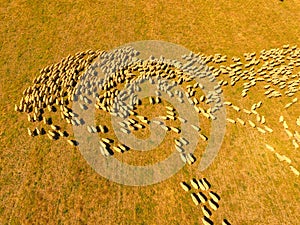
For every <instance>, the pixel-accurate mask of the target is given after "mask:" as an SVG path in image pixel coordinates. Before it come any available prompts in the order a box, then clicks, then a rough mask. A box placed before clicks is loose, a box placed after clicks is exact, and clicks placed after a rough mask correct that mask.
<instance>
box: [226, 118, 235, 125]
mask: <svg viewBox="0 0 300 225" xmlns="http://www.w3.org/2000/svg"><path fill="white" fill-rule="evenodd" d="M226 120H227V121H228V122H230V123H232V124H235V120H233V119H230V118H226Z"/></svg>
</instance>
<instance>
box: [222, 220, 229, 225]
mask: <svg viewBox="0 0 300 225" xmlns="http://www.w3.org/2000/svg"><path fill="white" fill-rule="evenodd" d="M222 225H231V223H229V221H228V220H227V219H224V220H223V221H222Z"/></svg>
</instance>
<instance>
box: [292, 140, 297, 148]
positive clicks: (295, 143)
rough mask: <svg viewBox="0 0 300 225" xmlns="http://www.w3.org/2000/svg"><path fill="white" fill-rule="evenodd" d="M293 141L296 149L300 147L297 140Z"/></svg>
mask: <svg viewBox="0 0 300 225" xmlns="http://www.w3.org/2000/svg"><path fill="white" fill-rule="evenodd" d="M292 143H293V145H294V147H295V149H298V148H299V145H298V143H297V142H296V140H293V141H292Z"/></svg>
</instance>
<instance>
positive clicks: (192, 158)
mask: <svg viewBox="0 0 300 225" xmlns="http://www.w3.org/2000/svg"><path fill="white" fill-rule="evenodd" d="M186 159H187V162H188V164H190V165H192V164H193V163H194V162H196V158H195V156H194V155H193V154H192V153H188V154H187V155H186Z"/></svg>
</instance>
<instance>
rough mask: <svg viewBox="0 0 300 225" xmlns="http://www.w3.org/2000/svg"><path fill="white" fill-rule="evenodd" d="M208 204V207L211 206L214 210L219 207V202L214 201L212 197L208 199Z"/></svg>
mask: <svg viewBox="0 0 300 225" xmlns="http://www.w3.org/2000/svg"><path fill="white" fill-rule="evenodd" d="M208 205H209V206H210V208H212V209H213V210H214V211H216V210H217V209H218V208H219V204H218V203H217V202H215V201H214V200H213V199H209V200H208Z"/></svg>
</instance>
